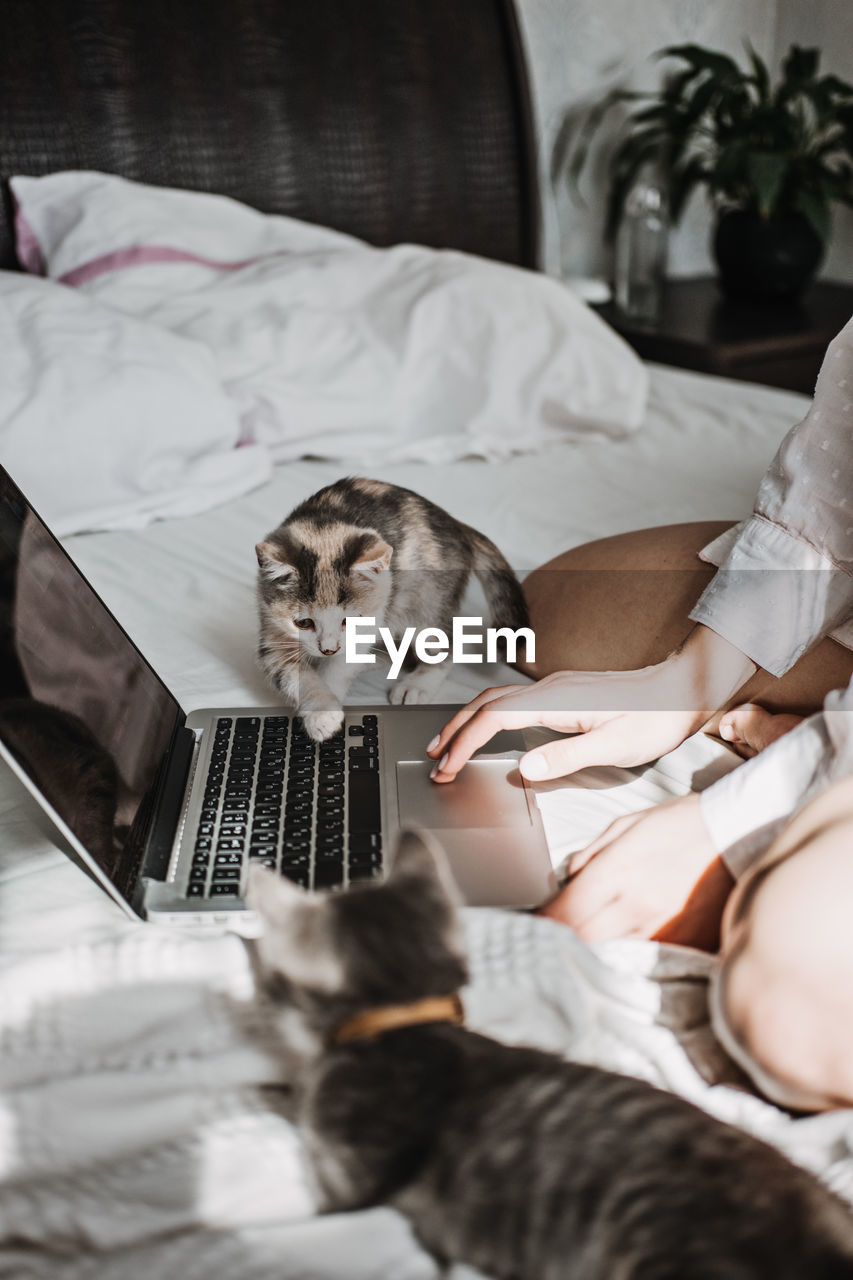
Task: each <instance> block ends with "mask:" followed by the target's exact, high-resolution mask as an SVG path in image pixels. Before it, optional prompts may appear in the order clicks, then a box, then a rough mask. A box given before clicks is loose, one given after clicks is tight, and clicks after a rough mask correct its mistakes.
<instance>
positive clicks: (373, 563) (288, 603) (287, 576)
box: [256, 523, 393, 660]
mask: <svg viewBox="0 0 853 1280" xmlns="http://www.w3.org/2000/svg"><path fill="white" fill-rule="evenodd" d="M300 534H303V536H304V540H303V537H301V536H300ZM309 538H310V543H311V545H310V546H309V545H306V543H307V542H308V540H309ZM256 552H257V556H258V565H259V567H260V590H261V600H262V605H263V608H264V611H265V614H266V618H267V621H268V622H271V623H272V624H273V625H274V626H275V627H276V629H277V630H278V631H279V633H280V636H281V637H282V638H284V639H286V640H288V641H290V643H291V644H292V646H293V648H294V650H295V651H296V652H298V653H301V654H302V655H303V656H305V657H307V658H310V659H312V660H317V659H320V660H322V659H323V658H330V657H333V656H334V655H335V654H336V653H338V651H339V650H340V649H341V648H342V646H343V643H344V628H345V624H346V619H347V618H348V617H365V616H366V617H376V618H379V617H381V616H382V614H383V613H384V610H385V606H386V604H387V601H388V594H389V591H390V585H391V584H390V575H389V574H388V572H387V570H388V568H389V566H390V563H391V556H392V554H393V552H392V549H391V547H389V546H388V544H387V543H386V542H383V540H382V539H381V538H380V537H379V535H378V534H377V533H375V531H374V530H372V529H369V530H364V529H356V528H354V527H352V526H348V525H343V524H341V525H333V526H331V527H329V528H326V529H324V530H323V531H322V535H321V536H320V535H318V533H317V530H316V529H312V530H308V529H305V530H300V526H299V524H298V523H296V524H294V525H292V526H291V527H290V528H289V529H288V530H287V531H286V532H285V533H284V534H278V533H277V534H276V535H275V536H274V537H273V538H272V539H270V540H269V541H267V542H261V543H259V544H258V546H257V547H256Z"/></svg>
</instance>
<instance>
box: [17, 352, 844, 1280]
mask: <svg viewBox="0 0 853 1280" xmlns="http://www.w3.org/2000/svg"><path fill="white" fill-rule="evenodd" d="M802 404H803V402H802V400H801V398H799V397H796V396H792V395H788V394H785V393H781V392H771V391H767V390H764V389H760V388H754V387H750V386H746V385H743V384H741V385H736V384H732V383H727V382H724V381H720V380H715V379H709V378H699V377H695V376H691V375H688V374H681V373H675V372H673V371H667V370H660V369H653V370H652V376H651V392H650V405H649V412H648V415H647V417H646V420H645V422H644V424H643V427H642V429H641V430H640V431H638V432H637V433H636V434H635V435H634V436H633V437H632V438H630V439H626V440H622V441H616V442H613V441H605V440H602V439H601V438H597V439H594V440H588V441H585V442H583V443H576V444H574V445H570V446H565V445H561V446H559V447H555V446H552V447H549V448H547V449H545V450H544V451H543V452H542V453H540V454H539V455H536V456H530V457H520V458H514V459H511V460H506V461H502V462H494V463H489V464H485V463H482V462H475V461H468V462H458V463H455V464H452V465H443V466H417V465H414V464H412V465H405V466H404V465H396V466H391V465H389V466H382V467H378V468H376V469H375V473H376V474H378V475H379V476H381V478H383V479H387V480H391V481H394V482H397V483H403V484H406V485H409V486H411V487H414V488H416V489H418V490H420V491H421V492H423V493H425V494H427V496H429V497H431V498H433V499H435V500H437V501H439V502H442V503H443V504H444V505H445V506H447V507H448V508H449V509H450V510H451V511H453V512H454V513H455V514H456V515H458V516H460V517H462V518H464V519H465V520H467V521H469V522H470V523H472V524H474V525H477V526H479V527H480V528H482V529H483V530H484V531H485V532H487V533H488V534H490V535H491V536H493V537H494V538H495V539H496V540H497V541H498V543H499V544H500V545H501V546H502V548H503V549H504V550H505V551H506V553H507V554H508V556H509V558H510V560H511V561H512V562H513V564H514V565H515V567H517V568H518V569H519V570H524V569H527V568H530V567H531V566H533V565H534V564H536V563H538V562H541V561H542V560H544V559H545V558H547V557H548V556H550V555H553V554H554V553H556V552H557V551H558V550H560V549H561V548H563V547H565V546H567V545H571V544H573V543H576V542H578V541H580V540H581V539H584V538H589V537H592V536H596V535H600V534H605V533H612V532H615V531H618V530H620V529H625V528H630V527H639V526H643V525H650V524H655V523H663V522H666V521H670V520H689V519H701V518H711V517H715V516H716V517H724V518H725V517H729V518H731V519H732V520H735V519H737V518H739V517H741V516H743V515H744V514H746V512H747V511H748V509H749V506H750V502H751V496H752V493H753V491H754V488H755V485H756V483H757V481H758V478H759V476H760V474H761V472H762V471H763V469H764V467H765V465H766V463H767V461H768V460H769V458H770V456H771V455H772V453H773V451H774V450H775V447H776V444H777V443H778V441H779V439H780V438H781V436H782V435H783V434H784V432H785V431H786V430H787V428H788V427H789V426H790V425H791V424H792V423H793V422H795V421H797V420H798V419H799V418H800V417H801V416H802ZM338 474H340V471H339V468H338V467H337V466H336V465H335V464H330V463H319V462H308V461H303V462H299V463H293V464H290V465H288V466H286V467H277V468H276V470H275V474H274V475H273V477H272V479H271V480H270V481H269V482H268V483H266V484H264V485H263V486H261V487H260V488H258V489H256V490H255V491H254V492H252V493H250V494H247V495H244V496H242V497H240V498H237V499H234V500H232V501H230V502H229V503H227V504H226V505H224V506H222V507H220V508H218V509H217V510H216V511H213V512H208V513H205V514H200V515H193V516H188V517H185V518H182V519H174V520H168V521H161V522H159V523H157V524H153V525H151V526H150V527H149V528H147V529H145V530H141V531H140V530H133V531H117V532H113V533H106V534H97V535H87V536H78V537H74V538H71V539H69V540H68V546H69V549H70V551H71V553H72V555H74V557H75V558H76V559H77V560H78V562H79V563H80V565H81V567H82V568H83V570H84V571H85V572H86V573H87V575H88V576H89V577H90V579H91V580H92V581H93V583H94V585H95V586H96V588H97V589H98V590H99V591H100V592H101V593H102V594H103V596H104V597H105V599H106V600H107V602H108V603H109V604H110V605H111V607H112V608H113V609H114V610H115V612H116V613H117V615H118V617H119V619H120V620H121V621H122V623H123V624H124V625H125V626H126V628H127V629H128V630H129V632H130V634H131V635H132V636H133V638H134V639H135V640H136V641H137V643H138V644H139V645H140V647H141V648H142V650H143V652H145V654H146V656H147V657H148V658H149V659H150V660H151V661H152V662H153V663H154V665H155V666H156V668H157V669H158V671H159V672H160V673H161V675H162V676H163V677H164V679H165V680H166V681H167V683H168V684H169V685H170V687H171V688H172V689H173V690H174V692H175V693H176V695H177V696H178V697H179V699H180V700H181V702H182V704H183V705H184V707H185V708H186V709H187V710H190V709H192V708H194V707H199V706H206V705H207V706H209V705H217V704H226V703H230V704H238V705H239V704H240V703H246V704H253V703H255V704H256V703H260V702H262V701H266V700H268V697H269V694H268V690H267V689H266V688H265V686H264V683H263V680H262V679H261V676H260V674H259V673H258V671H257V669H256V667H255V664H254V656H253V650H254V633H255V616H254V601H253V584H254V572H255V567H254V553H253V547H254V543H255V542H256V541H257V539H258V537H259V536H261V535H262V534H264V533H266V532H267V531H268V530H269V529H270V528H271V527H273V526H274V525H275V524H276V523H277V522H278V521H279V520H280V519H281V518H282V516H283V515H284V514H285V513H286V512H287V511H288V510H289V509H290V508H291V507H292V506H293V505H294V503H295V502H296V501H297V500H299V499H301V498H303V497H305V496H307V494H309V493H310V492H312V491H313V490H314V489H316V488H317V487H318V486H319V485H321V484H323V483H326V482H328V481H329V480H331V479H334V478H335V477H336V476H337V475H338ZM505 674H506V673H505V672H504V673H502V672H501V671H499V670H498V671H495V670H490V669H488V668H475V667H470V666H469V667H466V668H463V669H462V671H461V672H460V673H457V674H455V675H454V676H453V677H452V682H451V683H450V684H449V686H447V687H446V693H445V696H446V697H448V698H465V697H467V696H468V695H469V694H471V693H472V692H474V691H475V690H476V689H477V688H478V687H480V686H481V685H482V684H483V683H485V682H494V681H495V680H498V679H501V678H502V676H503V675H505ZM381 693H382V676H381V673H380V674H375V673H371V674H370V675H368V676H367V677H363V678H362V679H361V680H360V681H359V682H358V683H357V684H356V685H355V686H354V689H353V694H354V698H355V699H356V700H358V699H361V700H375V699H376V698H377V696H381ZM731 763H732V761H731V757H730V756H729V754H728V752H726V751H725V750H724V749H722V748H718V747H714V746H712V745H710V744H709V743H706V742H704V741H703V740H701V739H697V740H693V741H691V742H689V743H687V744H685V746H684V747H683V748H681V749H680V750H679V752H676V753H674V754H673V755H672V756H670V757H668V758H666V759H664V760H663V761H661V762H660V763H659V764H658V765H656V766H654V767H649V768H648V769H645V770H640V771H629V770H595V771H591V772H590V773H587V774H585V775H578V776H577V777H576V778H575V779H574V781H573V784H572V785H571V786H569V787H565V788H555V787H553V786H550V787H546V788H543V790H542V793H541V803H542V806H543V811H544V818H545V824H546V830H547V833H548V837H549V844H550V846H551V850H552V857H553V859H554V861H555V862H559V861H561V860H562V858H563V857H564V856H565V855H566V854H567V853H569V852H570V851H571V850H572V849H573V848H577V847H580V846H582V845H583V844H584V843H585V842H586V841H587V840H588V839H589V838H590V837H591V836H592V835H594V834H595V833H596V832H597V831H598V830H600V829H601V828H602V827H604V826H605V825H606V824H607V823H608V822H609V821H610V820H611V819H612V818H613V817H615V816H616V815H618V814H619V813H621V812H624V811H627V810H629V809H631V808H637V807H640V806H642V805H645V804H651V803H655V802H656V801H658V800H660V799H662V798H666V797H667V796H669V795H674V794H680V793H682V792H683V791H685V790H687V789H689V788H690V787H691V786H692V785H702V784H704V783H705V782H707V781H709V780H710V779H711V778H712V777H714V776H716V775H717V774H718V773H719V772H720V771H722V770H725V769H726V768H728V767H730V766H731ZM0 858H2V862H0V965H2V968H0V1275H3V1276H6V1275H8V1276H10V1277H15V1278H16V1280H17V1278H18V1277H32V1278H33V1280H36V1278H38V1280H42V1278H43V1280H53V1277H62V1278H63V1280H64V1278H65V1277H69V1278H71V1277H73V1278H74V1280H83V1278H84V1277H85V1278H89V1277H97V1278H98V1280H102V1278H107V1277H108V1278H110V1280H113V1278H115V1280H127V1278H129V1280H135V1278H136V1277H138V1276H143V1275H145V1276H153V1277H158V1280H159V1277H171V1276H181V1277H185V1278H187V1280H189V1278H191V1277H199V1278H200V1277H204V1278H205V1280H220V1278H221V1280H232V1278H233V1277H237V1276H239V1277H240V1278H241V1280H254V1278H255V1277H257V1278H258V1280H261V1278H263V1280H273V1278H275V1280H307V1278H308V1277H310V1278H311V1280H342V1278H343V1277H347V1278H350V1277H352V1278H354V1280H355V1278H357V1280H362V1278H363V1280H410V1278H411V1280H431V1278H432V1277H435V1276H436V1275H437V1274H438V1273H437V1269H436V1267H435V1264H434V1263H433V1261H432V1260H431V1259H430V1258H429V1257H428V1256H427V1255H425V1254H424V1252H423V1251H422V1250H421V1249H420V1248H419V1247H418V1245H417V1243H416V1241H415V1240H414V1239H413V1237H412V1235H411V1233H410V1231H409V1229H408V1227H407V1224H406V1223H405V1222H404V1221H403V1220H402V1219H401V1218H400V1217H399V1216H398V1215H396V1214H395V1213H393V1212H391V1211H388V1210H386V1209H382V1208H379V1209H376V1210H373V1211H370V1212H366V1213H359V1214H353V1215H347V1216H339V1217H331V1218H318V1217H316V1216H315V1215H314V1214H313V1212H312V1208H313V1205H312V1199H311V1193H310V1189H309V1187H308V1185H307V1183H306V1180H305V1177H304V1172H303V1167H302V1163H301V1160H300V1152H299V1144H298V1139H297V1137H296V1135H295V1134H294V1132H293V1130H292V1129H291V1127H290V1126H289V1124H288V1122H287V1120H286V1118H285V1117H284V1116H283V1115H282V1114H281V1109H280V1106H279V1102H280V1097H279V1093H278V1090H279V1088H280V1086H281V1085H282V1084H284V1083H285V1081H283V1079H282V1073H281V1068H280V1066H279V1063H278V1060H277V1058H276V1055H275V1051H274V1046H273V1045H272V1044H271V1043H270V1042H269V1040H268V1037H267V1034H266V1028H265V1026H264V1025H263V1022H262V1021H261V1022H259V1019H258V1016H257V1012H256V1009H255V1007H254V1005H253V1002H252V987H251V979H250V976H249V972H248V969H247V966H246V962H245V957H244V953H243V947H242V943H241V942H240V941H239V940H238V939H236V938H234V937H230V936H211V935H198V936H195V935H194V936H184V935H181V936H176V935H175V934H174V933H170V932H168V931H166V930H164V929H162V928H155V927H153V926H147V925H134V924H132V923H130V922H128V921H127V920H125V919H124V918H123V916H122V915H121V914H120V912H119V911H118V909H117V908H115V907H114V906H113V905H112V904H111V903H110V902H109V901H108V899H107V898H106V897H105V896H104V895H103V894H102V893H101V891H100V890H98V889H97V887H96V886H95V885H94V884H93V883H91V882H90V881H89V880H88V879H87V878H86V877H85V876H84V875H83V874H82V873H81V872H80V871H79V870H78V869H77V868H76V867H74V866H73V865H72V864H71V863H70V862H69V861H68V860H66V859H65V857H64V856H63V855H62V854H60V853H59V852H58V851H57V850H56V849H55V847H54V846H53V844H52V843H51V840H50V836H49V833H47V832H46V831H45V830H44V828H43V825H42V824H41V823H40V821H39V817H38V811H37V809H36V808H35V806H34V805H33V803H32V801H31V800H30V799H29V797H28V796H26V794H25V793H23V792H22V791H21V789H20V787H19V786H18V785H17V783H15V782H14V780H13V779H12V777H11V775H9V773H8V772H7V771H4V772H3V774H2V775H0ZM466 926H467V934H468V940H469V950H470V959H471V965H472V984H471V987H470V989H469V991H468V992H467V993H466V1006H467V1009H468V1014H469V1020H470V1022H471V1025H473V1026H475V1027H477V1028H479V1029H482V1030H485V1031H488V1032H491V1033H493V1034H495V1035H497V1036H499V1037H502V1038H505V1039H508V1040H514V1041H518V1040H523V1041H525V1042H528V1043H534V1044H540V1045H543V1046H546V1047H549V1048H553V1049H555V1050H557V1051H558V1052H562V1053H566V1054H569V1055H572V1056H578V1057H582V1058H585V1059H587V1060H590V1061H595V1062H599V1063H601V1064H602V1065H609V1066H614V1067H616V1068H618V1069H622V1070H627V1071H633V1072H635V1073H637V1074H640V1075H643V1076H645V1077H648V1078H649V1079H652V1080H656V1081H659V1082H660V1083H662V1084H665V1085H666V1086H667V1087H671V1088H673V1089H676V1090H677V1091H678V1092H680V1093H683V1094H684V1095H685V1096H687V1097H690V1098H692V1099H693V1100H695V1101H697V1102H698V1103H700V1105H702V1106H705V1107H707V1108H708V1109H709V1110H711V1111H713V1112H715V1113H716V1114H718V1115H720V1116H722V1117H724V1118H726V1119H731V1120H733V1121H735V1122H737V1123H741V1124H744V1125H746V1126H747V1127H749V1128H751V1129H753V1130H754V1131H756V1132H758V1133H760V1134H762V1135H764V1136H766V1137H767V1138H769V1139H770V1140H771V1141H774V1142H776V1143H778V1144H779V1145H780V1146H782V1147H783V1148H785V1149H786V1150H788V1151H790V1152H791V1154H792V1155H793V1156H794V1157H795V1158H797V1159H799V1160H802V1161H803V1162H804V1163H806V1164H808V1165H809V1166H811V1167H813V1168H815V1169H816V1170H818V1171H819V1172H821V1173H822V1174H823V1176H825V1177H826V1178H827V1179H828V1180H829V1181H830V1182H832V1183H833V1184H834V1185H836V1186H837V1187H838V1188H839V1189H840V1190H841V1191H842V1192H843V1193H844V1194H846V1195H848V1196H849V1197H850V1198H851V1199H853V1157H851V1141H852V1140H853V1125H851V1117H850V1115H849V1114H848V1113H843V1112H839V1113H834V1114H829V1115H826V1116H821V1117H817V1118H812V1119H797V1120H793V1119H791V1118H790V1117H789V1116H787V1115H786V1114H784V1113H782V1112H780V1111H779V1110H778V1109H777V1108H775V1107H773V1106H771V1105H770V1104H768V1103H765V1102H764V1101H762V1100H761V1099H759V1098H757V1097H756V1096H755V1095H754V1094H753V1093H752V1092H751V1091H750V1090H749V1089H748V1088H746V1087H745V1086H744V1084H743V1082H742V1081H739V1080H738V1078H737V1074H736V1072H735V1071H734V1069H733V1067H732V1066H731V1064H730V1063H729V1062H728V1061H727V1060H726V1058H725V1057H724V1055H723V1054H722V1053H721V1051H720V1050H719V1048H718V1047H717V1046H716V1044H715V1043H714V1040H713V1037H712V1036H711V1033H710V1030H709V1027H708V1024H707V1018H706V1011H705V979H706V974H707V961H706V959H705V958H704V957H702V956H699V955H697V954H694V953H692V952H689V951H683V950H678V949H674V948H664V947H659V946H655V945H653V944H648V943H638V942H623V943H615V944H609V945H608V946H603V947H599V948H596V949H592V948H589V947H586V946H584V945H583V944H581V943H580V942H578V940H577V939H576V938H575V937H574V936H573V935H572V934H571V932H570V931H569V930H567V929H563V928H561V927H560V926H557V925H554V924H552V923H551V922H548V921H543V920H537V919H535V918H532V917H529V916H523V915H512V914H509V913H503V912H497V911H468V912H467V913H466ZM463 1274H464V1272H463V1270H462V1269H456V1271H455V1272H454V1273H453V1280H462V1277H463Z"/></svg>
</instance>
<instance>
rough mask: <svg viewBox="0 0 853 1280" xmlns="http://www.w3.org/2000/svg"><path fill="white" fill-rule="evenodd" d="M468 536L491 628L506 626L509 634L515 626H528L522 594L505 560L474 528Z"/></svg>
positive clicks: (514, 629) (515, 629) (518, 583)
mask: <svg viewBox="0 0 853 1280" xmlns="http://www.w3.org/2000/svg"><path fill="white" fill-rule="evenodd" d="M468 535H469V538H470V542H471V552H472V555H473V559H474V572H475V573H476V575H477V577H478V578H479V579H480V582H481V583H482V584H483V591H484V592H485V594H486V600H487V601H488V604H489V608H490V609H491V613H492V618H491V620H492V623H493V625H494V626H497V627H510V628H512V630H513V631H517V630H518V629H519V627H529V626H530V616H529V614H528V612H527V602H526V600H525V599H524V592H523V591H522V590H521V583H520V582H519V581H518V578H517V577H516V576H515V574H514V573H513V571H512V569H511V568H510V567H509V564H508V562H507V560H506V558H505V557H504V556H503V555H502V554H501V552H500V551H498V549H497V547H496V546H495V544H494V543H493V542H492V541H490V539H489V538H487V537H485V536H484V535H483V534H482V533H478V532H477V530H476V529H470V528H469V529H468Z"/></svg>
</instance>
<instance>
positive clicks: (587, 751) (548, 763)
mask: <svg viewBox="0 0 853 1280" xmlns="http://www.w3.org/2000/svg"><path fill="white" fill-rule="evenodd" d="M578 727H581V726H578ZM622 737H623V734H622V729H621V726H620V717H619V716H615V717H613V718H612V719H609V720H605V721H604V723H603V724H600V725H595V726H593V727H592V728H590V729H588V730H587V731H586V732H585V733H577V734H575V735H574V737H571V738H558V739H557V740H556V741H555V742H546V743H545V744H544V745H543V746H541V747H536V748H535V749H534V750H533V751H528V752H527V754H526V755H523V756H522V757H521V760H520V761H519V763H518V767H519V769H520V770H521V773H522V776H523V777H525V778H527V779H528V780H529V781H531V782H547V781H548V780H549V779H551V778H564V777H566V775H567V774H570V773H577V771H578V769H588V768H590V767H591V766H592V765H599V764H613V763H615V762H617V761H618V760H619V758H620V755H621V749H622Z"/></svg>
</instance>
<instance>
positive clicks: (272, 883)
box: [245, 863, 308, 927]
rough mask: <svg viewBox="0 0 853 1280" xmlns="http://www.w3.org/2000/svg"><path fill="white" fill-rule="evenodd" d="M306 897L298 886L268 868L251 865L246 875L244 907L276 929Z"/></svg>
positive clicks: (255, 864)
mask: <svg viewBox="0 0 853 1280" xmlns="http://www.w3.org/2000/svg"><path fill="white" fill-rule="evenodd" d="M307 897H308V895H307V893H306V891H305V890H304V889H302V888H301V887H300V886H299V885H298V884H294V883H293V881H292V880H288V879H287V877H286V876H280V875H278V874H277V872H275V871H271V870H270V868H269V867H264V866H262V865H261V864H260V863H252V864H251V866H250V867H249V869H248V872H247V874H246V894H245V900H246V906H247V907H248V908H249V909H250V910H251V911H255V912H256V913H257V914H258V915H259V916H260V918H261V919H262V920H263V921H264V922H266V923H269V924H271V925H275V926H276V927H277V926H278V925H280V924H282V923H283V922H284V919H285V918H286V916H287V915H288V914H289V912H290V911H292V910H293V908H294V907H296V906H298V905H299V904H301V903H303V902H305V900H306V899H307Z"/></svg>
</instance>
